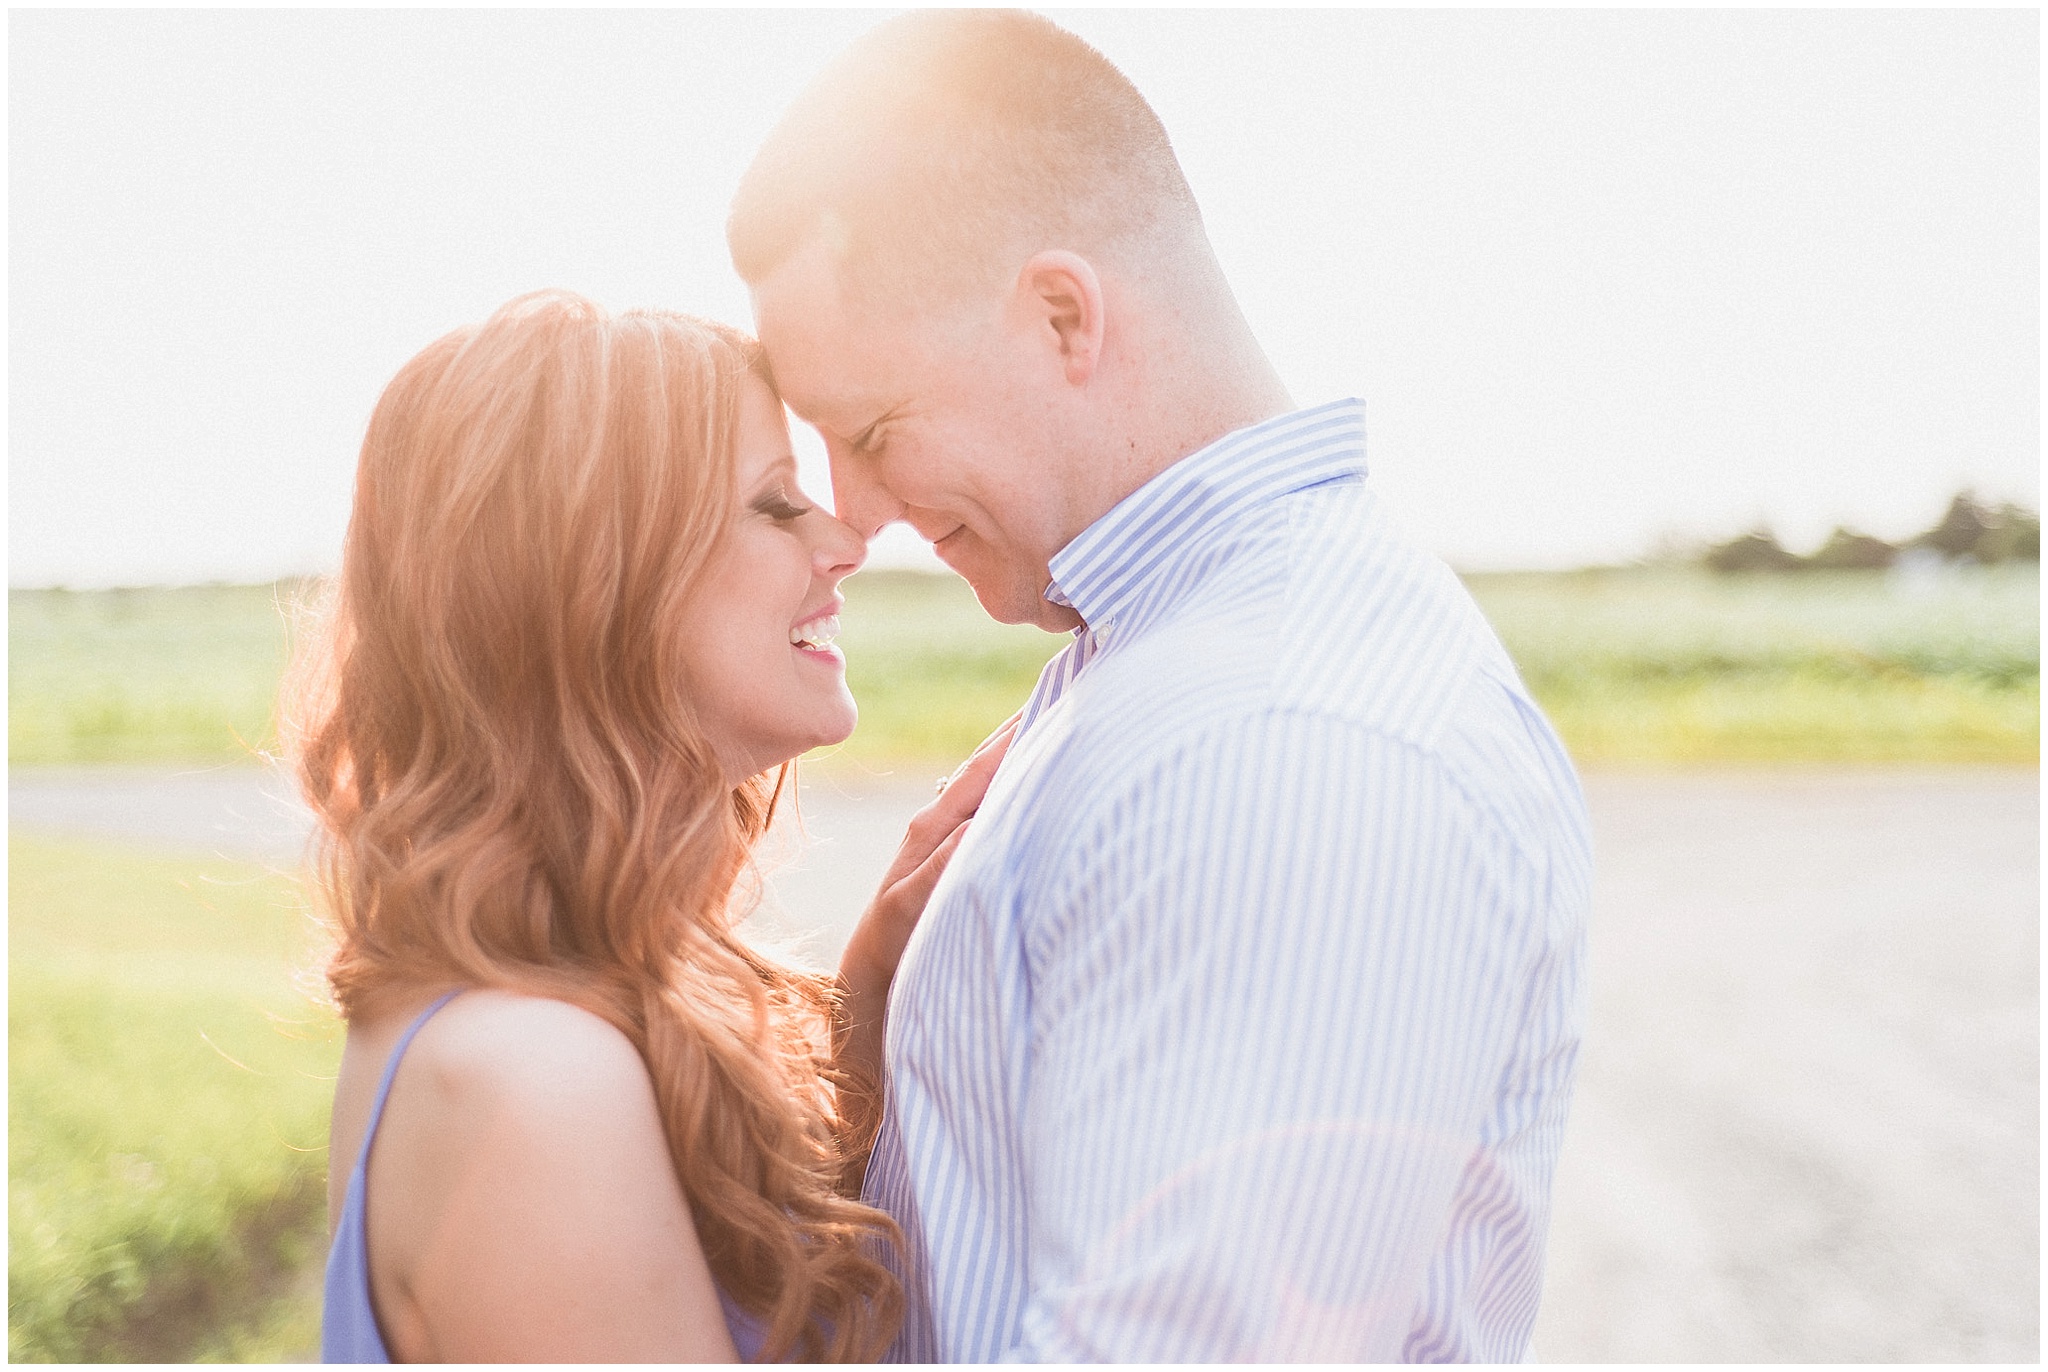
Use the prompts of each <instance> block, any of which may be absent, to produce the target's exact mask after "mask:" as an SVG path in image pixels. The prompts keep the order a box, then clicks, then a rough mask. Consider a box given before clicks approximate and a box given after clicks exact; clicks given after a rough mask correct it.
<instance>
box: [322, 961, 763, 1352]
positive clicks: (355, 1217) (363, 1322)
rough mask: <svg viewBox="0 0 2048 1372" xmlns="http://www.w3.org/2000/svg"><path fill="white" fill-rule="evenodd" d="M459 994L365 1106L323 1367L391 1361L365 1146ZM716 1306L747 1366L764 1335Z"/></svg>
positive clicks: (414, 1029) (723, 1300)
mask: <svg viewBox="0 0 2048 1372" xmlns="http://www.w3.org/2000/svg"><path fill="white" fill-rule="evenodd" d="M460 994H461V992H459V991H450V992H449V993H448V994H447V995H445V996H443V997H441V998H440V999H439V1000H437V1001H435V1002H434V1003H433V1004H432V1005H429V1006H428V1007H427V1008H426V1009H424V1010H422V1011H420V1016H419V1018H418V1019H416V1020H414V1021H413V1022H412V1023H411V1024H410V1025H409V1026H407V1028H406V1031H405V1033H404V1034H403V1035H402V1036H401V1037H400V1038H399V1040H398V1046H397V1047H396V1048H393V1049H392V1050H391V1060H390V1061H388V1062H386V1063H385V1064H384V1076H383V1078H382V1080H380V1081H379V1082H378V1083H377V1099H376V1100H375V1102H374V1103H372V1104H371V1106H370V1127H369V1128H367V1129H365V1130H364V1131H363V1146H362V1147H361V1149H359V1150H358V1151H357V1153H356V1165H355V1170H354V1171H352V1172H350V1173H349V1174H348V1191H347V1192H346V1193H345V1195H344V1196H343V1199H342V1203H341V1223H340V1224H339V1225H337V1226H336V1227H335V1230H334V1242H333V1244H332V1245H331V1246H330V1247H329V1248H328V1250H327V1289H326V1304H325V1306H324V1307H323V1308H322V1310H321V1313H320V1361H322V1362H390V1361H391V1352H390V1350H389V1349H387V1348H386V1347H385V1346H384V1334H383V1331H381V1330H380V1329H378V1328H377V1312H376V1311H375V1310H374V1309H373V1308H372V1307H371V1305H370V1245H369V1241H368V1238H367V1236H366V1234H365V1231H364V1228H363V1214H364V1205H365V1200H364V1194H363V1185H364V1179H365V1177H366V1176H367V1175H368V1170H369V1164H370V1143H371V1141H372V1140H374V1139H375V1138H376V1137H377V1124H378V1122H379V1121H380V1120H382V1119H383V1118H384V1098H385V1097H386V1096H389V1095H390V1094H391V1079H392V1078H393V1077H395V1076H397V1075H398V1064H399V1062H400V1060H402V1059H403V1058H404V1057H405V1050H406V1049H408V1048H410V1047H412V1040H413V1035H415V1034H417V1033H419V1031H420V1026H422V1025H424V1024H425V1023H426V1022H427V1021H428V1020H430V1019H432V1018H433V1017H434V1012H435V1011H437V1010H439V1009H440V1008H441V1007H442V1006H444V1005H446V1004H447V1003H448V1002H449V1001H451V1000H453V999H455V997H456V996H458V995H460ZM718 1301H719V1304H720V1305H721V1306H722V1307H723V1308H724V1310H725V1323H726V1327H727V1328H728V1329H729V1330H731V1332H732V1341H733V1345H734V1346H735V1347H736V1348H738V1349H739V1353H740V1361H742V1362H752V1361H753V1360H754V1359H755V1357H756V1356H757V1355H759V1353H760V1351H761V1339H762V1334H763V1331H762V1330H761V1328H760V1326H759V1325H757V1324H756V1323H755V1322H754V1320H753V1318H752V1317H751V1316H749V1315H748V1314H747V1313H746V1312H745V1311H744V1310H741V1309H740V1308H739V1307H738V1306H736V1305H734V1304H733V1303H732V1301H731V1300H729V1299H728V1298H727V1297H726V1294H725V1292H723V1291H720V1292H719V1293H718Z"/></svg>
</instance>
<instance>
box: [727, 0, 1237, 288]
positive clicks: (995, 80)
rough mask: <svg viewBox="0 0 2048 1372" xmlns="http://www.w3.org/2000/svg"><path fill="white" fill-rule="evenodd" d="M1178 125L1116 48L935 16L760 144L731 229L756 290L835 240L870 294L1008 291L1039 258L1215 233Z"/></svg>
mask: <svg viewBox="0 0 2048 1372" xmlns="http://www.w3.org/2000/svg"><path fill="white" fill-rule="evenodd" d="M1200 233H1201V213H1200V211H1199V210H1198V209H1197V208H1196V206H1195V197H1194V193H1193V192H1192V191H1191V190H1189V189H1188V183H1187V178H1186V177H1185V176H1183V175H1182V174H1181V169H1180V163H1179V161H1178V160H1177V159H1176V158H1175V157H1174V155H1173V145H1172V144H1171V143H1170V142H1169V141H1168V140H1167V137H1166V129H1165V127H1164V126H1163V125H1162V124H1161V123H1160V122H1159V116H1158V115H1156V114H1154V113H1153V112H1152V107H1151V106H1150V105H1148V104H1146V103H1145V98H1144V97H1143V96H1141V95H1139V94H1138V91H1137V88H1136V87H1134V86H1133V85H1131V83H1130V81H1129V80H1128V79H1126V78H1125V76H1124V74H1123V73H1122V72H1120V71H1118V70H1117V69H1116V67H1115V66H1114V65H1112V64H1111V63H1110V61H1109V59H1108V58H1106V57H1104V56H1103V55H1102V54H1101V53H1099V52H1097V51H1096V50H1095V49H1094V48H1092V47H1090V46H1088V44H1086V43H1084V42H1082V41H1081V40H1080V39H1079V38H1076V37H1075V36H1074V35H1073V34H1071V33H1068V32H1067V31H1066V30H1064V29H1062V28H1060V27H1059V26H1058V25H1056V24H1053V23H1051V22H1049V21H1048V20H1045V19H1042V18H1040V17H1039V16H1037V15H1035V14H1030V13H1026V12H1023V11H1019V10H954V11H929V10H928V11H920V12H918V13H914V14H909V15H905V16H903V17H901V18H898V19H895V20H892V21H890V22H889V23H886V24H883V25H881V26H880V27H879V28H876V29H874V30H872V31H870V32H869V33H867V34H865V35H863V36H862V37H861V38H860V40H859V41H858V42H856V43H855V44H854V45H853V46H852V47H851V48H849V49H847V51H846V52H844V53H843V54H841V55H840V57H839V58H838V59H837V60H836V61H834V62H833V64H832V65H831V66H830V67H828V68H827V69H826V70H825V72H824V73H823V74H822V75H821V76H820V77H819V78H818V79H817V80H816V81H815V82H814V83H813V84H812V85H811V87H810V88H809V89H808V90H806V91H805V92H804V93H803V95H802V96H801V97H799V98H798V100H797V101H796V103H795V104H794V105H793V106H791V108H790V110H789V112H788V113H787V114H785V115H784V116H783V118H782V122H781V123H780V124H778V125H777V126H776V128H775V130H774V132H773V133H771V134H769V136H768V140H767V142H766V143H764V144H763V145H762V147H761V150H760V151H759V152H758V153H757V154H755V157H754V161H753V164H752V165H751V166H750V167H748V169H747V173H746V176H745V177H744V178H742V180H741V181H740V188H739V194H738V195H737V196H736V197H735V198H734V200H733V207H732V215H731V217H730V219H729V220H728V221H727V223H726V241H727V243H728V245H729V246H730V248H731V250H732V257H733V265H734V266H735V267H736V268H737V269H738V271H739V274H740V275H741V276H742V277H743V278H745V279H746V280H747V281H749V282H754V283H758V282H759V281H760V280H761V279H762V278H763V277H765V276H767V275H768V274H769V273H771V272H773V271H774V270H775V269H776V268H777V267H779V266H781V265H782V263H783V262H785V261H786V260H788V258H789V257H790V256H791V255H792V254H794V253H795V252H797V251H798V250H799V249H800V248H802V247H803V246H804V245H805V244H806V243H808V242H810V241H811V240H812V239H813V238H814V237H816V236H819V235H823V236H824V237H825V240H826V241H827V242H828V243H829V244H830V245H831V247H832V248H833V250H834V251H835V252H836V253H837V254H838V255H839V257H838V269H839V276H840V279H841V282H842V284H844V285H846V286H847V287H849V288H850V289H851V290H852V291H853V292H854V293H855V294H856V295H871V294H873V293H874V292H876V291H878V290H881V289H894V290H899V291H903V292H906V293H908V294H912V295H915V296H918V297H923V298H929V297H931V296H933V295H935V294H953V293H957V292H960V291H963V290H965V289H969V288H972V287H975V286H995V285H999V284H1001V281H1002V279H1003V277H1004V276H1005V275H1006V274H1007V273H1008V272H1010V271H1013V270H1015V269H1016V267H1017V266H1019V265H1021V263H1022V262H1023V261H1024V259H1025V258H1027V257H1029V256H1030V255H1031V254H1032V253H1034V252H1038V251H1041V250H1044V249H1047V248H1067V249H1071V250H1073V251H1075V252H1079V253H1081V254H1082V255H1083V256H1098V257H1108V258H1114V257H1116V256H1119V255H1131V254H1132V253H1133V250H1137V251H1140V252H1144V253H1147V254H1150V253H1156V252H1157V251H1158V250H1160V249H1161V248H1167V247H1172V246H1177V245H1178V244H1179V243H1183V242H1187V241H1190V235H1192V236H1194V237H1197V238H1198V237H1199V235H1200Z"/></svg>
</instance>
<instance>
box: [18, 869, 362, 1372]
mask: <svg viewBox="0 0 2048 1372" xmlns="http://www.w3.org/2000/svg"><path fill="white" fill-rule="evenodd" d="M7 885H8V889H7V895H8V991H9V995H8V1103H9V1112H8V1149H7V1173H8V1212H7V1235H8V1270H7V1288H8V1290H7V1306H8V1319H7V1326H8V1335H7V1347H8V1355H9V1357H10V1358H11V1359H13V1360H15V1361H76V1360H101V1359H111V1360H119V1361H190V1360H195V1359H213V1358H233V1359H237V1360H257V1361H264V1360H270V1359H274V1358H279V1357H284V1356H287V1355H290V1354H293V1353H297V1352H302V1351H304V1350H306V1349H308V1348H310V1347H312V1346H313V1345H314V1344H315V1343H316V1342H317V1326H316V1325H315V1324H314V1323H311V1322H309V1320H308V1316H307V1313H306V1311H307V1306H306V1303H305V1302H304V1301H303V1300H300V1301H290V1300H280V1299H279V1297H280V1296H282V1295H283V1294H284V1293H283V1292H282V1291H281V1290H280V1289H279V1283H280V1282H283V1281H289V1280H292V1279H293V1278H294V1275H295V1274H302V1273H303V1272H305V1271H306V1269H307V1268H308V1267H309V1265H310V1264H309V1262H308V1259H309V1258H310V1257H312V1256H315V1255H317V1253H318V1251H319V1249H320V1245H321V1244H322V1242H323V1241H324V1237H325V1220H324V1207H325V1195H324V1192H323V1189H322V1188H323V1186H324V1184H325V1176H326V1146H327V1111H328V1103H329V1097H330V1095H331V1093H332V1091H333V1071H334V1066H335V1063H336V1062H337V1061H338V1057H339V1051H340V1034H339V1028H338V1026H337V1025H336V1023H335V1022H334V1021H333V1020H332V1019H331V1018H329V1017H328V1016H326V1015H323V1014H321V1013H320V1012H319V1011H318V1010H316V1008H315V1007H314V1005H313V1003H312V1001H311V1000H310V999H309V998H308V997H307V996H306V995H304V994H303V993H302V992H301V991H300V990H299V989H298V982H297V981H296V980H295V978H296V976H297V974H298V973H299V972H300V971H301V970H302V969H303V968H304V967H305V965H306V962H307V960H308V958H309V957H310V956H311V954H312V950H313V948H314V946H315V944H314V939H313V936H312V933H311V931H310V929H309V927H308V925H307V923H306V918H305V915H304V912H303V910H304V907H303V898H302V896H301V894H300V892H299V889H298V886H297V883H296V882H295V881H293V880H291V879H289V878H287V877H283V876H279V875H275V874H271V873H267V872H265V871H263V870H262V869H260V868H256V867H249V866H243V865H239V864H234V863H228V862H223V861H219V860H193V859H189V858H183V857H172V856H155V855H149V854H143V853H138V852H133V851H129V850H125V849H122V848H118V847H114V846H111V845H107V844H96V843H95V844H87V843H58V842H50V841H42V840H28V839H24V838H20V837H14V838H12V839H11V841H10V842H9V844H8V884H7ZM312 1320H314V1321H317V1308H315V1310H314V1313H313V1316H312Z"/></svg>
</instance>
